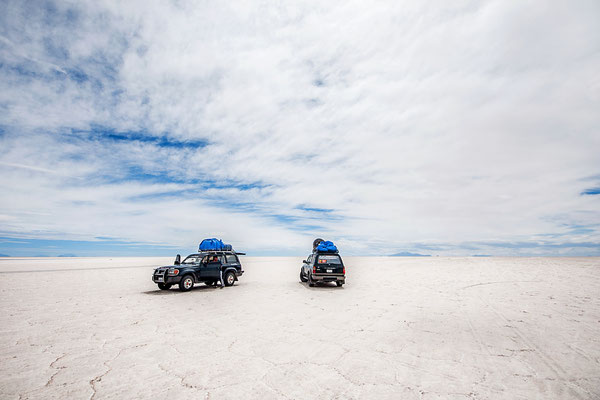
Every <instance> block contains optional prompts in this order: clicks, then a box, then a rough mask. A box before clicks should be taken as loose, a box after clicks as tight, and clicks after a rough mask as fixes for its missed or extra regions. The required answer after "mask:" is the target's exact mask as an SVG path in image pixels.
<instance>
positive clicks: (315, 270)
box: [313, 265, 317, 274]
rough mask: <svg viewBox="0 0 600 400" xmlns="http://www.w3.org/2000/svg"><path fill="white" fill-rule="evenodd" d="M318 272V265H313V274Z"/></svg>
mask: <svg viewBox="0 0 600 400" xmlns="http://www.w3.org/2000/svg"><path fill="white" fill-rule="evenodd" d="M316 273H317V267H316V266H314V265H313V274H316Z"/></svg>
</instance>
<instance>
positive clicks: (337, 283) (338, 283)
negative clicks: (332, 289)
mask: <svg viewBox="0 0 600 400" xmlns="http://www.w3.org/2000/svg"><path fill="white" fill-rule="evenodd" d="M335 284H336V285H338V287H340V286H342V285H343V284H344V282H340V281H337V282H336V283H335Z"/></svg>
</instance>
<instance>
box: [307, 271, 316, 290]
mask: <svg viewBox="0 0 600 400" xmlns="http://www.w3.org/2000/svg"><path fill="white" fill-rule="evenodd" d="M308 286H310V287H314V286H315V282H314V281H313V280H312V275H311V274H310V273H309V274H308Z"/></svg>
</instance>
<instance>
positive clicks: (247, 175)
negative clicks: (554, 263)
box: [0, 0, 600, 256]
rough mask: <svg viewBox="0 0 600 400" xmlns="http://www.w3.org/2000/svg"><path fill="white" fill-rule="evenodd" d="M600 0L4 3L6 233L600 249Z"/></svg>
mask: <svg viewBox="0 0 600 400" xmlns="http://www.w3.org/2000/svg"><path fill="white" fill-rule="evenodd" d="M598 71H600V2H598V1H596V0H591V1H583V0H582V1H553V2H546V1H516V2H508V1H503V0H499V1H453V2H445V1H397V0H394V1H368V2H366V1H364V2H359V1H327V2H323V1H297V2H264V1H237V0H234V1H227V2H223V1H202V2H198V1H186V0H180V1H152V0H144V1H136V0H132V1H126V2H123V1H116V0H115V1H108V0H95V1H84V0H78V1H60V2H52V1H48V2H46V1H33V2H23V1H18V0H4V1H2V2H0V193H1V194H0V253H1V254H6V255H11V256H36V255H46V256H57V255H73V254H74V255H78V256H105V255H110V256H118V255H123V256H142V255H172V254H174V253H176V252H180V253H191V252H194V251H195V250H196V249H197V246H198V243H199V242H200V241H201V240H202V239H203V238H207V237H219V238H222V239H223V240H224V241H225V242H227V243H231V244H233V246H234V248H235V249H237V250H238V251H246V252H247V253H248V254H249V255H282V256H286V255H294V256H296V255H305V254H307V253H308V252H309V251H310V249H311V243H312V240H313V239H314V238H315V237H322V238H325V239H328V240H332V241H334V242H335V243H336V244H337V245H338V248H339V249H340V252H341V253H342V254H346V255H389V254H395V253H402V252H412V253H419V254H431V255H457V256H468V255H476V254H477V255H494V256H532V255H540V256H600V111H599V110H600V75H599V74H598Z"/></svg>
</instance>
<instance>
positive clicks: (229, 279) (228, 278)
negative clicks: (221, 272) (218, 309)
mask: <svg viewBox="0 0 600 400" xmlns="http://www.w3.org/2000/svg"><path fill="white" fill-rule="evenodd" d="M234 283H235V274H234V273H233V272H228V273H226V274H225V286H233V284H234Z"/></svg>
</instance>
